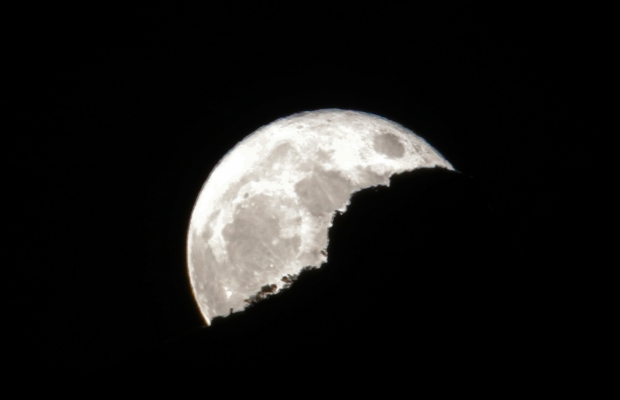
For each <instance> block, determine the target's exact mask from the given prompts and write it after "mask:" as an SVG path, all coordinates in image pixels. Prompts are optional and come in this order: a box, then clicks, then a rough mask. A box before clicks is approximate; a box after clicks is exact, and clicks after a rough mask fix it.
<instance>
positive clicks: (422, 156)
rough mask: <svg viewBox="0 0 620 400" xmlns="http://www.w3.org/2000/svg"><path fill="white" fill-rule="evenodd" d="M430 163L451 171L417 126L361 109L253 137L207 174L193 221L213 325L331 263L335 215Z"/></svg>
mask: <svg viewBox="0 0 620 400" xmlns="http://www.w3.org/2000/svg"><path fill="white" fill-rule="evenodd" d="M432 167H442V168H447V169H450V170H452V169H453V168H452V165H450V163H449V162H448V161H446V160H445V159H444V158H443V157H442V156H441V155H440V154H439V153H438V152H437V151H436V150H435V149H433V148H432V147H431V146H430V145H429V144H428V143H427V142H426V141H424V140H423V139H422V138H420V137H419V136H417V135H415V134H414V133H413V132H411V131H410V130H408V129H406V128H404V127H403V126H401V125H399V124H397V123H395V122H392V121H390V120H387V119H385V118H382V117H379V116H376V115H373V114H368V113H363V112H358V111H349V110H338V109H326V110H317V111H309V112H302V113H298V114H294V115H291V116H288V117H286V118H281V119H278V120H276V121H274V122H272V123H271V124H269V125H266V126H263V127H261V128H260V129H258V130H257V131H256V132H254V133H252V134H251V135H249V136H247V137H246V138H245V139H243V140H242V141H241V142H239V143H238V144H237V145H236V146H235V147H234V148H233V149H232V150H230V151H229V152H228V153H227V154H226V155H225V156H224V158H222V160H220V162H219V163H218V164H217V166H216V167H215V168H214V169H213V171H212V172H211V174H210V175H209V177H208V179H207V181H206V182H205V184H204V185H203V187H202V189H201V191H200V193H199V195H198V198H197V200H196V203H195V205H194V209H193V212H192V215H191V220H190V224H189V230H188V237H187V262H188V270H189V271H188V272H189V277H190V281H191V285H192V289H193V292H194V296H195V298H196V301H197V303H198V305H199V307H200V311H201V313H202V315H203V317H204V319H205V320H206V322H207V324H209V323H210V322H211V320H212V319H213V317H215V316H218V315H226V314H228V312H229V310H230V309H233V310H241V309H243V307H244V305H245V303H244V300H245V299H248V298H249V297H250V296H252V295H254V294H256V293H257V292H258V291H259V290H260V289H261V287H262V286H264V285H266V284H276V285H279V284H280V283H281V282H280V279H281V278H282V277H283V276H286V275H288V274H291V275H295V274H298V273H299V271H300V270H301V269H302V268H303V267H306V266H315V267H318V266H320V265H321V264H322V263H324V262H326V261H327V256H326V249H327V242H328V230H329V228H330V227H331V225H332V219H333V216H334V213H335V212H336V211H340V212H344V211H345V210H346V208H347V205H348V204H349V200H350V197H351V195H352V194H353V193H354V192H356V191H359V190H361V189H364V188H367V187H371V186H377V185H389V183H390V177H391V176H392V175H393V174H395V173H399V172H404V171H411V170H414V169H417V168H432Z"/></svg>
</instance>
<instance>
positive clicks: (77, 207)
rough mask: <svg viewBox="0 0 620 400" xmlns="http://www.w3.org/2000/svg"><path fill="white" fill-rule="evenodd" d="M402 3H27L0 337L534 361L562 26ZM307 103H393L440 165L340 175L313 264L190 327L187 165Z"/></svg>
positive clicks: (548, 268)
mask: <svg viewBox="0 0 620 400" xmlns="http://www.w3.org/2000/svg"><path fill="white" fill-rule="evenodd" d="M205 4H206V3H205ZM402 4H403V5H402V6H396V5H394V6H386V4H385V2H376V3H374V5H371V4H366V3H363V4H362V3H361V2H353V3H350V4H345V3H340V2H338V3H332V4H329V3H327V4H318V3H308V4H307V5H306V6H299V5H295V6H294V7H293V6H290V5H289V6H278V7H276V6H266V5H264V4H262V2H252V3H250V4H244V2H227V3H226V5H221V6H202V7H189V6H170V7H168V8H165V7H160V6H157V7H155V6H153V7H145V8H118V9H112V8H109V9H108V8H104V9H96V8H94V7H89V8H83V9H78V10H75V9H71V10H70V9H68V8H67V9H59V8H56V7H54V8H50V9H49V10H39V11H38V12H37V13H36V15H33V16H32V18H30V19H29V25H27V26H30V29H27V30H25V31H24V32H23V33H22V35H23V38H22V39H24V43H28V44H27V45H25V44H24V46H23V48H21V50H22V53H21V54H22V58H21V60H23V61H25V62H24V68H23V71H22V72H23V73H25V74H26V75H27V78H26V79H24V85H25V87H26V86H27V88H28V90H27V93H28V94H29V98H28V102H29V103H28V107H29V109H30V110H32V111H33V112H30V113H29V116H28V119H27V123H28V124H30V123H34V124H35V126H36V128H33V129H31V130H29V132H28V133H26V134H24V135H22V136H21V142H20V143H19V146H17V147H15V148H10V149H8V150H7V151H8V152H9V153H12V154H10V159H11V160H13V161H14V170H15V171H17V173H16V174H15V175H16V176H17V177H18V182H19V189H17V193H18V196H17V198H19V199H20V200H19V206H18V207H17V209H16V211H15V215H17V216H18V218H19V219H20V220H21V221H22V224H21V228H19V229H17V230H16V231H15V236H16V237H18V238H21V239H19V240H18V241H19V242H20V243H21V246H18V247H17V248H16V249H15V250H14V251H16V252H17V254H18V257H17V259H18V261H16V262H15V263H16V265H17V267H16V268H14V269H15V270H18V271H19V274H18V275H19V276H20V278H19V279H17V280H16V281H15V282H16V283H15V284H13V283H9V286H11V287H10V288H9V293H10V294H11V296H10V297H11V300H10V301H11V303H10V304H9V309H10V313H12V315H11V320H14V321H15V322H14V323H12V324H11V326H10V329H9V330H10V337H11V339H9V341H8V342H7V346H8V349H9V351H8V353H9V358H7V359H8V360H10V362H11V363H13V364H14V365H16V366H19V368H25V369H29V368H35V369H42V370H66V371H77V370H80V371H85V370H90V369H93V368H103V369H104V370H106V369H113V370H115V369H121V368H123V367H126V366H132V368H134V367H135V370H141V369H144V368H146V367H147V366H150V367H152V366H153V365H157V366H158V368H159V371H162V370H165V369H166V368H172V367H171V365H174V366H175V367H174V368H180V367H182V366H185V367H188V368H190V367H191V368H194V369H196V368H198V369H203V370H204V371H209V373H214V372H213V371H217V370H218V368H219V367H218V368H216V367H215V365H227V368H228V367H229V368H230V369H229V371H231V370H232V371H234V369H235V368H240V369H243V368H244V367H242V366H243V365H251V364H253V363H255V362H256V360H262V361H263V362H267V360H269V361H268V363H272V364H273V363H280V365H285V364H286V365H291V366H293V365H295V366H297V367H299V366H300V365H302V364H303V365H304V366H306V367H308V368H310V365H312V366H320V368H327V367H329V368H334V369H336V368H351V367H352V366H357V367H359V368H362V366H363V368H364V370H365V371H369V370H370V371H373V370H374V369H379V368H380V367H379V366H385V365H393V363H394V362H395V360H400V359H407V360H409V361H408V362H409V363H410V364H411V365H410V367H411V368H414V369H415V368H417V367H416V365H415V363H416V362H423V363H431V364H432V361H431V360H435V362H437V359H441V360H444V361H442V362H441V363H440V362H437V365H433V366H432V368H435V369H434V370H438V369H441V368H442V365H444V366H445V365H446V363H447V364H450V365H457V366H460V367H459V368H463V369H468V368H472V367H471V366H472V365H478V364H477V363H481V364H484V365H486V366H487V367H486V368H487V369H488V371H487V370H484V371H486V372H484V373H492V372H491V371H493V370H497V369H502V368H508V367H507V365H511V366H515V365H522V363H530V364H532V365H539V366H540V365H541V363H544V362H545V361H544V360H546V359H547V358H545V357H546V356H543V355H541V354H543V353H544V354H547V353H545V352H541V351H539V350H540V349H542V348H545V349H548V351H549V352H552V351H553V350H552V348H553V346H552V345H551V344H550V343H554V341H553V340H551V339H550V336H551V333H550V332H552V331H553V329H552V327H551V322H550V319H549V318H548V315H549V310H551V309H557V304H556V303H555V300H554V299H553V298H551V297H553V296H551V295H550V294H549V288H550V287H554V285H555V283H553V282H556V283H557V279H559V278H558V274H557V268H558V265H556V263H554V262H553V261H552V260H553V259H554V255H555V254H556V253H557V252H558V251H561V248H562V246H563V244H562V243H563V239H562V235H563V234H564V232H565V228H566V225H567V224H568V222H566V220H565V219H564V218H563V212H564V210H563V209H562V208H561V207H559V206H558V205H559V204H562V198H563V196H564V194H565V193H566V192H567V189H565V187H566V184H567V182H568V178H565V177H564V176H565V171H564V170H563V165H564V164H565V163H566V160H568V159H570V158H571V157H574V155H573V154H571V153H570V151H569V149H568V147H567V146H564V144H563V143H564V141H563V140H562V139H561V138H562V136H563V134H564V131H563V128H562V127H561V121H565V120H567V119H570V118H571V116H570V115H569V112H568V111H567V110H566V109H565V108H563V107H561V106H560V104H561V103H563V102H566V100H567V99H569V98H570V96H571V91H570V88H567V87H566V86H565V81H564V79H563V74H564V72H563V67H562V65H564V63H565V62H566V60H567V55H566V49H567V47H568V45H569V38H570V35H569V33H570V32H568V31H567V30H568V29H569V28H568V27H567V24H566V23H565V22H563V21H564V19H563V18H561V14H562V11H561V10H556V9H543V8H540V7H537V8H528V7H525V6H518V5H514V6H508V5H501V6H495V7H489V5H488V4H485V5H484V6H483V5H481V4H480V3H476V4H472V3H470V2H455V3H452V2H411V4H407V5H406V6H405V4H406V2H402ZM321 108H341V109H352V110H359V111H365V112H369V113H373V114H377V115H380V116H383V117H386V118H388V119H390V120H393V121H395V122H397V123H400V124H402V125H404V126H405V127H407V128H409V129H411V130H413V131H414V132H415V133H417V134H418V135H420V136H421V137H423V138H424V139H425V140H427V141H428V142H429V143H430V144H431V145H432V146H433V147H434V148H435V149H437V150H438V151H439V152H440V153H441V154H443V155H444V156H445V157H446V158H447V159H448V160H449V161H450V162H451V163H452V165H453V166H454V167H455V169H456V170H457V171H459V173H448V172H445V171H422V172H419V173H417V174H416V173H412V174H406V175H403V176H399V177H398V178H395V179H397V183H394V185H395V186H394V190H392V191H385V190H378V191H377V190H375V191H368V192H364V193H362V194H360V195H359V196H357V197H356V199H355V201H354V202H353V203H352V207H353V206H355V210H353V208H352V209H351V210H352V211H351V215H348V214H349V213H346V214H345V215H343V216H342V217H339V218H338V219H337V221H336V222H335V225H334V232H333V233H330V235H333V236H332V242H333V243H331V244H330V246H332V247H333V248H330V257H331V256H332V254H333V255H334V257H335V258H334V261H333V263H331V264H330V268H328V269H326V270H325V271H323V270H318V271H316V270H315V271H309V272H308V273H307V274H306V275H307V276H305V275H304V279H301V278H300V281H299V282H300V284H299V287H298V288H295V285H294V286H293V288H291V289H290V290H289V293H287V294H286V296H288V297H282V299H279V300H278V299H275V298H274V299H275V300H270V301H268V302H265V305H260V306H256V307H255V308H254V309H253V310H252V312H248V313H241V314H238V315H237V314H235V315H234V316H233V317H232V318H229V319H228V318H227V319H223V320H219V321H218V322H217V323H215V324H214V326H212V327H211V328H208V329H205V328H204V322H203V320H202V318H201V316H200V313H199V310H198V307H197V305H196V304H195V302H194V300H193V297H192V294H191V289H190V286H189V281H188V276H187V273H186V264H185V240H186V232H187V227H188V223H189V217H190V213H191V210H192V207H193V204H194V201H195V199H196V197H197V195H198V192H199V190H200V188H201V186H202V184H203V183H204V181H205V180H206V178H207V176H208V174H209V172H210V171H211V170H212V168H213V167H214V166H215V164H216V163H217V162H218V160H219V159H220V158H221V157H222V156H224V154H226V152H227V151H228V150H229V149H231V148H232V147H233V146H234V145H235V144H236V143H237V142H239V141H240V140H241V139H243V138H244V137H245V136H246V135H248V134H250V133H252V132H253V131H254V130H256V129H257V128H259V127H261V126H263V125H265V124H268V123H270V122H271V121H273V120H275V119H277V118H280V117H284V116H287V115H290V114H293V113H296V112H300V111H307V110H316V109H321ZM353 211H355V213H354V212H353ZM368 216H370V217H368ZM353 271H357V272H355V273H354V272H353ZM243 314H247V315H243ZM291 338H297V339H295V340H293V339H291ZM276 348H277V349H280V353H278V352H276V353H278V354H274V350H273V349H276ZM283 348H286V350H283ZM362 349H363V351H362ZM474 349H475V351H474ZM532 349H536V351H534V350H532ZM282 352H283V353H285V354H286V356H283V355H282V354H281V353H282ZM282 357H283V358H282ZM537 357H538V358H537ZM549 357H551V356H549ZM301 360H303V362H302V361H301ZM412 360H418V361H416V362H414V361H412ZM419 360H424V361H419ZM446 360H449V361H446ZM481 360H483V361H481ZM222 363H223V364H222ZM270 365H271V364H270ZM425 365H427V366H428V365H430V364H425ZM465 366H467V367H465ZM491 366H493V367H491ZM313 368H314V367H313ZM381 368H384V367H381ZM480 368H481V369H480V370H478V371H482V370H483V368H482V367H480ZM515 368H516V367H515ZM519 370H520V369H519ZM515 371H516V370H515ZM438 373H445V371H443V372H438ZM480 373H482V372H480ZM514 374H517V372H514V371H513V376H514Z"/></svg>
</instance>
